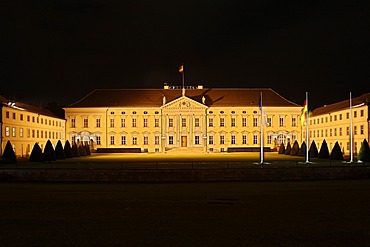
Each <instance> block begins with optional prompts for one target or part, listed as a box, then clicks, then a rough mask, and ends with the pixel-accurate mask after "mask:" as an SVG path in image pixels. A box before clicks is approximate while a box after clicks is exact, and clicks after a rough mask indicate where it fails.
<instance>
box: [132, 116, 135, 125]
mask: <svg viewBox="0 0 370 247" xmlns="http://www.w3.org/2000/svg"><path fill="white" fill-rule="evenodd" d="M132 127H136V118H133V119H132Z"/></svg>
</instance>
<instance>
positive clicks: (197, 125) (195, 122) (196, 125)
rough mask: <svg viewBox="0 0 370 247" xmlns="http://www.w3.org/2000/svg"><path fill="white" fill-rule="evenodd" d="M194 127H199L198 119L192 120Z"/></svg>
mask: <svg viewBox="0 0 370 247" xmlns="http://www.w3.org/2000/svg"><path fill="white" fill-rule="evenodd" d="M194 126H195V127H199V118H195V119H194Z"/></svg>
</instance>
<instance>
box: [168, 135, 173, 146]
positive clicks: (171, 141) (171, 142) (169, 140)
mask: <svg viewBox="0 0 370 247" xmlns="http://www.w3.org/2000/svg"><path fill="white" fill-rule="evenodd" d="M168 144H169V145H173V136H169V137H168Z"/></svg>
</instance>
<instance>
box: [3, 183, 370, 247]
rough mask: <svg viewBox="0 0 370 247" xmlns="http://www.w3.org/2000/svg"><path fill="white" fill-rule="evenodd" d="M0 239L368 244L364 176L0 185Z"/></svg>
mask: <svg viewBox="0 0 370 247" xmlns="http://www.w3.org/2000/svg"><path fill="white" fill-rule="evenodd" d="M0 194H1V203H0V232H1V234H0V243H1V246H304V247H305V246H369V243H370V232H369V223H370V197H369V195H370V180H330V181H329V180H325V181H289V182H222V183H220V182H215V183H150V184H146V183H138V184H135V183H130V184H125V183H123V184H122V183H1V184H0Z"/></svg>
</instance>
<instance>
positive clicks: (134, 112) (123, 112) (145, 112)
mask: <svg viewBox="0 0 370 247" xmlns="http://www.w3.org/2000/svg"><path fill="white" fill-rule="evenodd" d="M143 113H144V115H147V114H148V112H147V111H144V112H143ZM110 114H111V115H114V114H115V112H114V111H111V112H110ZM121 114H122V115H125V114H126V112H125V111H122V112H121ZM136 114H137V112H136V111H133V112H132V115H136ZM154 114H156V115H158V114H159V111H156V112H154Z"/></svg>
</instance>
